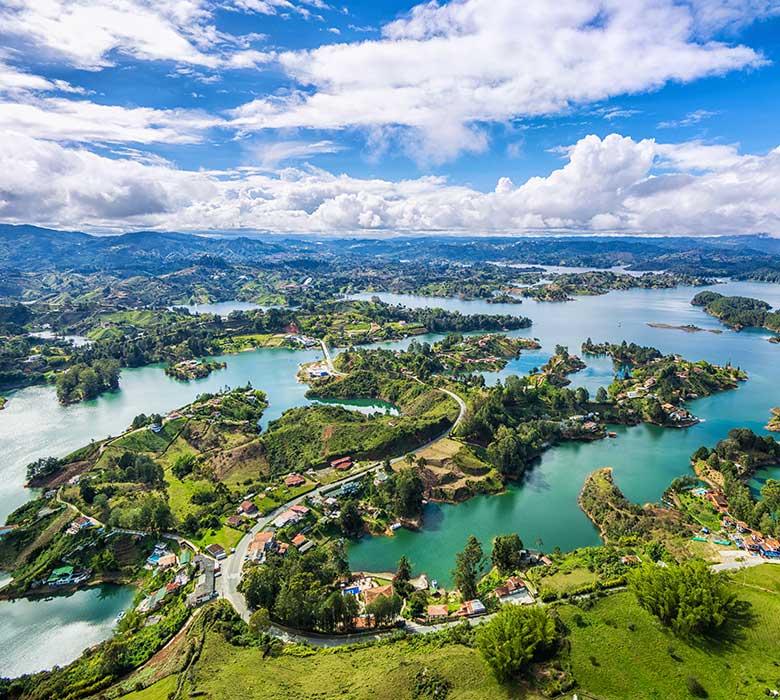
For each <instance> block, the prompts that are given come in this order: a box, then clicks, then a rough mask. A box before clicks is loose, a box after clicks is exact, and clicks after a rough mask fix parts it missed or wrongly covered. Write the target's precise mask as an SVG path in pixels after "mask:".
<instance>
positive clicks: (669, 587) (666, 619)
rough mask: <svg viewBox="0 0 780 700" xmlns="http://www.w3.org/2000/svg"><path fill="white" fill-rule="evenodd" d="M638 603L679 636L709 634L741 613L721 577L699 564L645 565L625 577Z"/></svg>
mask: <svg viewBox="0 0 780 700" xmlns="http://www.w3.org/2000/svg"><path fill="white" fill-rule="evenodd" d="M628 582H629V589H630V590H631V592H632V593H633V594H634V595H635V596H636V598H637V601H638V602H639V604H640V605H641V606H642V607H643V608H644V609H645V610H647V611H648V612H649V613H651V614H653V615H655V616H656V617H657V618H658V619H659V620H660V621H661V622H662V623H663V624H664V625H667V626H669V627H671V629H672V630H673V631H674V632H675V634H678V635H680V636H682V637H693V636H701V635H711V634H714V633H716V632H717V631H719V630H720V629H721V628H723V627H724V626H725V625H726V624H727V623H728V622H729V621H733V619H734V618H735V617H736V616H737V615H738V614H739V613H742V614H743V615H744V611H741V610H740V609H739V606H738V604H737V596H736V594H735V593H734V591H733V590H731V589H730V588H729V586H728V584H727V582H726V580H725V579H724V577H723V576H719V575H718V574H715V573H713V572H712V571H711V570H710V568H709V567H708V566H707V565H706V564H705V563H704V562H701V561H692V562H690V561H689V562H684V563H682V564H679V565H677V564H675V565H672V566H664V567H660V566H656V565H654V564H645V565H644V566H641V567H639V568H638V569H636V570H634V571H633V572H632V573H631V574H630V575H629V577H628Z"/></svg>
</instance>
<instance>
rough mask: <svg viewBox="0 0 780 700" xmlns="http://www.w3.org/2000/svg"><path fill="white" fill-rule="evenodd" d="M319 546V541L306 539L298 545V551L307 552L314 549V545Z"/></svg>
mask: <svg viewBox="0 0 780 700" xmlns="http://www.w3.org/2000/svg"><path fill="white" fill-rule="evenodd" d="M316 546H317V543H316V542H315V541H314V540H306V542H304V543H303V544H302V545H301V546H300V547H298V551H299V552H300V553H301V554H306V552H308V551H309V550H310V549H314V547H316Z"/></svg>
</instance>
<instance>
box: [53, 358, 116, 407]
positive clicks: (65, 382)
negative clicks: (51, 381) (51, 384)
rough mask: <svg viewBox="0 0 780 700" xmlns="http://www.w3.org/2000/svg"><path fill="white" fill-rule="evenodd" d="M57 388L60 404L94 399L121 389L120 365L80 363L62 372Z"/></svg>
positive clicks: (103, 361)
mask: <svg viewBox="0 0 780 700" xmlns="http://www.w3.org/2000/svg"><path fill="white" fill-rule="evenodd" d="M55 386H56V388H57V398H58V399H59V401H60V403H63V404H68V403H75V402H77V401H85V400H88V399H94V398H95V397H97V396H99V395H100V394H102V393H103V392H104V391H111V390H113V389H118V388H119V363H118V362H117V361H116V360H95V361H93V362H92V363H90V364H85V363H81V362H79V363H77V364H74V365H71V366H70V367H69V368H68V369H66V370H65V371H64V372H60V373H59V374H58V375H57V379H56V380H55Z"/></svg>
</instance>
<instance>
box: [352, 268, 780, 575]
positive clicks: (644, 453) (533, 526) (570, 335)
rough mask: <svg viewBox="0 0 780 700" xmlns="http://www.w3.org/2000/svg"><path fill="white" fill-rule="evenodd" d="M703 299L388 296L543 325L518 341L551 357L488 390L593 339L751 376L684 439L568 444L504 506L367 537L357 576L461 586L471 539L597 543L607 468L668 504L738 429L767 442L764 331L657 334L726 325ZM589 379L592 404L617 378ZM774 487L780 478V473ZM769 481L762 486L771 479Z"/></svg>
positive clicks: (771, 396) (735, 289)
mask: <svg viewBox="0 0 780 700" xmlns="http://www.w3.org/2000/svg"><path fill="white" fill-rule="evenodd" d="M716 288H717V289H718V290H719V291H721V292H722V293H724V294H741V295H744V296H755V297H758V298H762V299H765V300H766V301H768V302H769V303H771V304H772V305H773V306H778V305H780V286H777V285H769V284H749V283H729V284H724V285H718V286H717V287H716ZM698 291H700V290H699V289H690V288H682V289H673V290H631V291H627V292H613V293H611V294H608V295H606V296H600V297H584V298H579V299H577V300H576V301H574V302H570V303H567V304H544V303H541V302H534V301H526V302H524V303H523V304H522V305H519V306H515V305H507V306H505V307H504V306H503V305H501V304H487V303H485V302H481V301H468V302H464V301H459V300H455V299H445V300H439V299H430V298H423V297H414V296H409V295H387V294H380V295H379V296H380V297H381V298H382V299H383V300H385V301H388V302H391V303H404V304H406V305H407V306H445V305H446V307H447V308H449V309H452V310H460V311H462V312H463V313H467V312H472V313H475V312H484V313H490V312H493V313H512V312H514V313H517V314H521V315H524V316H528V317H530V318H532V319H533V320H534V325H533V326H532V327H531V328H530V329H525V330H522V331H516V332H514V333H512V334H511V335H527V336H531V337H537V338H538V339H539V340H540V342H541V343H542V346H543V347H542V350H539V351H534V352H533V353H527V354H523V355H522V356H521V357H520V358H519V359H518V360H515V361H513V362H512V363H510V366H509V367H507V368H506V369H505V370H503V371H502V372H498V373H492V374H491V375H488V379H489V381H491V382H493V381H496V380H497V379H498V378H502V379H503V378H505V377H506V376H507V375H508V374H510V373H512V371H513V370H514V371H515V372H520V371H528V369H530V368H531V367H533V366H539V365H541V364H543V363H544V362H545V361H546V359H547V358H548V357H549V355H551V354H552V352H553V349H554V345H555V344H556V343H561V344H563V345H568V346H569V349H570V351H571V352H574V353H579V350H580V344H581V343H582V341H583V340H585V338H587V337H589V336H590V337H592V338H593V340H597V341H602V340H609V341H613V342H619V341H621V340H623V339H626V340H628V341H629V342H630V341H634V342H637V343H641V344H644V345H654V346H656V347H658V348H659V349H661V350H662V351H663V352H678V353H680V354H682V355H683V356H685V357H686V358H689V359H693V360H697V359H706V360H709V361H711V362H717V363H720V364H723V363H725V362H728V361H731V362H732V364H735V365H739V366H741V367H742V368H743V369H745V370H746V371H747V372H748V374H749V375H750V379H749V381H747V382H745V383H744V384H742V385H741V386H740V388H739V389H737V390H736V391H730V392H724V393H722V394H718V395H715V396H712V397H709V398H706V399H701V400H699V401H696V402H692V403H691V404H690V407H691V409H692V410H693V412H694V413H695V414H696V415H698V416H699V417H700V418H702V419H703V421H702V422H701V423H699V424H698V425H695V426H693V427H691V428H688V429H684V430H674V429H662V428H658V427H656V426H650V425H640V426H637V427H633V428H626V427H622V426H618V427H616V428H614V430H615V432H617V433H618V437H617V438H616V439H607V440H602V441H598V442H592V443H566V444H563V445H560V446H557V447H555V448H553V449H551V450H549V451H547V452H546V453H545V454H544V455H543V456H542V457H541V459H540V460H538V464H537V465H536V466H535V468H534V469H533V470H532V471H530V473H529V474H528V475H527V477H526V479H525V480H524V481H523V482H522V483H520V484H513V485H510V487H509V488H508V489H507V492H506V493H505V494H503V495H500V496H480V497H477V498H474V499H471V500H470V501H468V502H466V503H463V504H458V505H449V504H430V505H429V506H428V507H427V509H426V513H425V516H426V520H425V527H424V529H423V530H422V531H419V532H411V531H405V530H402V531H397V532H396V534H395V535H394V536H393V537H375V538H364V539H363V540H361V541H360V542H357V543H355V544H353V545H352V546H351V547H350V562H351V564H352V566H353V567H354V568H355V569H365V570H369V571H386V570H388V569H392V568H394V566H395V564H396V562H397V561H398V559H399V558H400V556H401V555H402V554H406V556H408V557H409V559H410V560H411V562H412V564H413V566H414V568H415V570H416V571H425V572H427V573H428V574H429V575H430V576H432V577H435V578H437V579H438V580H439V581H440V582H443V583H448V582H449V581H450V576H449V571H450V569H451V568H452V565H453V563H454V557H455V553H456V552H457V551H459V550H460V549H462V548H463V545H464V544H465V541H466V539H467V537H468V536H469V535H470V534H472V533H473V534H475V535H476V536H477V537H479V538H480V539H481V540H482V542H483V543H484V544H485V545H486V548H489V542H490V540H491V538H492V537H494V536H496V535H498V534H503V533H509V532H518V533H519V534H520V536H521V537H522V539H523V541H524V542H525V543H526V544H527V545H529V546H541V547H543V548H544V549H546V550H551V549H553V548H554V547H556V546H557V547H561V548H562V549H572V548H574V547H579V546H584V545H592V544H598V542H599V538H598V535H597V533H596V530H595V528H594V527H593V526H592V524H591V523H590V521H588V519H587V518H586V517H585V515H584V514H583V513H582V512H581V511H580V509H579V508H578V506H577V495H578V493H579V490H580V488H581V486H582V483H583V480H584V479H585V477H586V476H587V474H589V473H590V472H591V471H593V470H595V469H598V468H600V467H605V466H611V467H613V468H614V474H615V480H616V482H617V484H618V486H619V487H620V488H621V489H622V490H623V491H624V493H625V494H626V496H627V497H628V498H630V499H631V500H633V501H635V502H639V503H643V502H648V501H657V500H658V498H659V497H660V495H661V493H662V492H663V490H664V489H665V488H666V486H668V484H669V482H670V481H671V480H672V479H673V478H675V477H676V476H679V475H680V474H683V473H685V472H687V471H689V457H690V455H691V453H692V452H694V451H695V450H696V448H697V447H699V446H700V445H709V446H712V445H714V444H715V443H716V442H717V441H718V440H720V439H721V438H723V437H724V436H725V435H726V433H727V432H728V431H729V430H730V429H731V428H733V427H748V428H752V429H753V430H755V431H756V432H759V433H763V432H765V430H764V426H765V424H766V422H767V420H768V418H769V409H770V408H771V407H772V406H774V405H776V404H778V403H780V397H779V396H778V394H777V390H776V387H777V386H778V385H780V361H779V360H780V347H778V346H776V345H772V344H771V343H768V342H767V341H766V338H768V337H769V334H768V333H766V332H764V331H748V332H745V331H743V332H741V333H735V332H731V331H724V332H723V333H722V334H719V335H717V334H712V333H705V332H701V333H684V332H682V331H678V330H671V329H657V328H650V327H649V326H647V323H651V322H660V323H669V324H673V325H685V324H688V323H693V324H695V325H698V326H699V327H702V328H718V329H719V328H720V325H719V324H718V323H717V322H716V321H715V320H714V319H712V318H710V317H709V316H707V315H706V314H705V313H704V312H703V311H702V310H701V309H697V308H694V307H692V306H690V303H689V302H690V299H691V298H692V297H693V296H694V294H695V293H696V292H698ZM585 359H586V361H587V362H588V368H587V369H586V370H584V371H583V372H580V373H578V374H575V375H572V377H571V378H572V380H573V382H572V386H573V387H576V386H580V385H581V386H585V387H586V388H587V389H588V390H589V391H590V392H591V394H593V393H595V391H596V389H597V388H598V387H599V386H600V385H604V386H606V385H608V384H609V383H610V381H611V379H612V362H611V360H609V359H608V358H590V357H589V358H585ZM774 475H775V476H776V475H777V474H774ZM765 476H766V475H763V474H759V475H757V478H758V479H760V478H762V477H763V478H765Z"/></svg>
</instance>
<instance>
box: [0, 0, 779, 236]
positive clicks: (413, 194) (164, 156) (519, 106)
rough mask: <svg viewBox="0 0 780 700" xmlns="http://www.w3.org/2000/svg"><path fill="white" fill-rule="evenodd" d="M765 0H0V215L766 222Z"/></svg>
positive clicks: (187, 224) (303, 223) (133, 220)
mask: <svg viewBox="0 0 780 700" xmlns="http://www.w3.org/2000/svg"><path fill="white" fill-rule="evenodd" d="M778 36H780V3H777V2H775V1H774V0H564V2H561V3H549V2H548V1H547V0H527V1H525V2H523V3H518V2H517V1H516V0H451V1H450V2H446V1H445V0H441V1H440V2H439V3H438V4H437V3H435V2H434V3H426V4H418V3H414V2H402V1H400V0H392V1H390V0H374V1H372V2H358V1H353V2H338V3H337V2H330V1H329V0H220V1H219V2H207V1H206V0H0V39H2V41H1V42H0V46H2V47H3V48H0V128H2V130H3V132H4V134H6V138H4V139H3V140H2V143H0V220H1V221H6V222H11V223H36V224H41V225H49V226H55V227H68V228H84V229H87V230H91V229H94V230H98V231H116V230H129V229H136V228H160V229H181V230H195V231H201V230H202V231H215V230H228V229H230V230H233V229H244V230H247V231H249V230H261V231H279V232H289V231H304V232H315V233H346V232H350V233H351V232H355V231H369V232H381V233H393V232H420V233H424V232H443V231H444V232H453V233H492V232H497V233H518V234H522V233H539V232H559V231H566V232H584V233H592V232H596V233H611V232H629V233H648V234H657V233H670V234H721V233H755V232H768V233H771V234H774V235H780V204H779V202H780V186H778V185H777V184H776V183H777V182H780V151H778V150H777V149H778V147H780V133H779V132H780V129H778V126H777V122H778V118H777V115H778V114H780V71H778V61H780V42H778V41H777V37H778Z"/></svg>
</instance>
